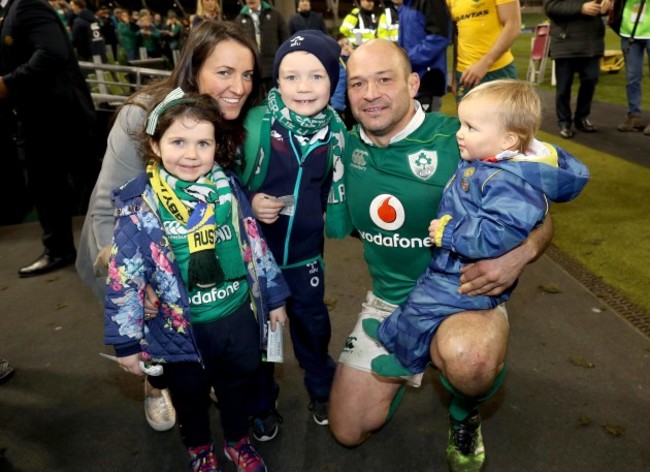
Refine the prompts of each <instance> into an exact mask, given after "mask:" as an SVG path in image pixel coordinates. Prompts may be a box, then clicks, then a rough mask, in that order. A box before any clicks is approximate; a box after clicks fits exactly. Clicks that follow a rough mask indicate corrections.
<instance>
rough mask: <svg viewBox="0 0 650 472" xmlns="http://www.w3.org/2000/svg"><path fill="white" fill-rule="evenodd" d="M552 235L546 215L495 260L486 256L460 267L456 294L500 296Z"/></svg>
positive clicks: (551, 228) (542, 250)
mask: <svg viewBox="0 0 650 472" xmlns="http://www.w3.org/2000/svg"><path fill="white" fill-rule="evenodd" d="M552 237H553V223H552V222H551V217H550V216H547V217H546V219H545V220H544V223H543V224H542V225H541V226H538V227H537V228H535V229H534V230H533V231H531V233H530V235H528V239H526V240H525V241H524V242H523V243H522V244H521V245H519V246H517V247H516V248H514V249H513V250H511V251H510V252H507V253H505V254H504V255H502V256H501V257H497V258H495V259H485V260H482V261H477V262H474V263H472V264H468V265H466V266H465V267H463V268H462V269H461V270H460V271H461V274H462V275H461V276H460V283H461V286H460V288H459V289H458V293H463V294H466V295H471V296H476V295H488V296H491V297H494V296H497V295H501V294H502V293H503V292H504V291H505V290H506V289H507V288H508V287H510V286H512V284H514V283H515V281H516V280H517V278H518V277H519V276H520V275H521V273H522V272H523V271H524V267H526V265H527V264H528V263H530V262H533V261H535V260H537V258H539V257H540V256H541V255H542V254H543V253H544V251H545V250H546V248H547V247H548V245H549V244H550V243H551V238H552Z"/></svg>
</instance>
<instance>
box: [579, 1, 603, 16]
mask: <svg viewBox="0 0 650 472" xmlns="http://www.w3.org/2000/svg"><path fill="white" fill-rule="evenodd" d="M580 13H582V14H583V15H586V16H599V15H600V14H601V12H600V3H598V2H596V1H591V2H585V3H583V4H582V6H581V7H580Z"/></svg>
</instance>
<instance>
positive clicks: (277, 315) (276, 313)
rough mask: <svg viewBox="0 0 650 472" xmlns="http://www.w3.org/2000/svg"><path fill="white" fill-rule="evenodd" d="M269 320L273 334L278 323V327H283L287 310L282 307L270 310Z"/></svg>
mask: <svg viewBox="0 0 650 472" xmlns="http://www.w3.org/2000/svg"><path fill="white" fill-rule="evenodd" d="M269 320H270V321H271V331H273V332H275V328H276V327H277V326H278V323H280V326H284V323H285V322H286V321H287V310H286V309H285V308H284V305H283V306H281V307H280V308H276V309H275V310H272V311H271V313H269Z"/></svg>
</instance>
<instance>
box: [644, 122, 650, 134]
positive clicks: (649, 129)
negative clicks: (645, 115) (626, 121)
mask: <svg viewBox="0 0 650 472" xmlns="http://www.w3.org/2000/svg"><path fill="white" fill-rule="evenodd" d="M643 134H645V135H646V136H650V124H649V125H648V126H646V127H645V128H644V129H643Z"/></svg>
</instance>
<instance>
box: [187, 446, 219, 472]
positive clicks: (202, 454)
mask: <svg viewBox="0 0 650 472" xmlns="http://www.w3.org/2000/svg"><path fill="white" fill-rule="evenodd" d="M187 453H188V454H189V455H190V470H191V471H192V472H221V468H220V467H219V461H217V456H216V455H215V454H214V447H213V446H212V443H210V444H207V445H205V446H198V447H188V448H187Z"/></svg>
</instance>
